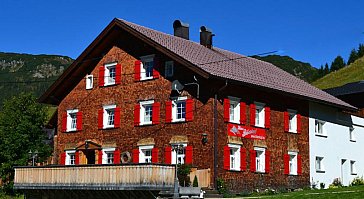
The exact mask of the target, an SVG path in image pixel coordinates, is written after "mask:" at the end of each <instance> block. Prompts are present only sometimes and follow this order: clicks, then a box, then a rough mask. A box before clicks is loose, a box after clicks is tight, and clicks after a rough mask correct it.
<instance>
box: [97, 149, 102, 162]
mask: <svg viewBox="0 0 364 199" xmlns="http://www.w3.org/2000/svg"><path fill="white" fill-rule="evenodd" d="M98 151H99V154H98V157H97V164H102V150H101V149H99V150H98Z"/></svg>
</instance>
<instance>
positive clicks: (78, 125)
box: [76, 111, 82, 131]
mask: <svg viewBox="0 0 364 199" xmlns="http://www.w3.org/2000/svg"><path fill="white" fill-rule="evenodd" d="M76 122H77V123H76V129H77V131H80V130H82V112H80V111H79V112H77V113H76Z"/></svg>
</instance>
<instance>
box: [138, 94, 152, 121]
mask: <svg viewBox="0 0 364 199" xmlns="http://www.w3.org/2000/svg"><path fill="white" fill-rule="evenodd" d="M153 103H154V100H148V101H142V102H140V124H141V125H147V124H152V116H153Z"/></svg>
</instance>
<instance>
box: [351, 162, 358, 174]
mask: <svg viewBox="0 0 364 199" xmlns="http://www.w3.org/2000/svg"><path fill="white" fill-rule="evenodd" d="M350 173H351V175H356V174H357V171H356V161H355V160H350Z"/></svg>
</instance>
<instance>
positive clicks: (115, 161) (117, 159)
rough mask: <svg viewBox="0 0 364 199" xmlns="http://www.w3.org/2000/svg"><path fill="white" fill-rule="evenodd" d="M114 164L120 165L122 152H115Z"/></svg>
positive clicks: (117, 150)
mask: <svg viewBox="0 0 364 199" xmlns="http://www.w3.org/2000/svg"><path fill="white" fill-rule="evenodd" d="M114 164H120V150H119V149H116V150H115V151H114Z"/></svg>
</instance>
